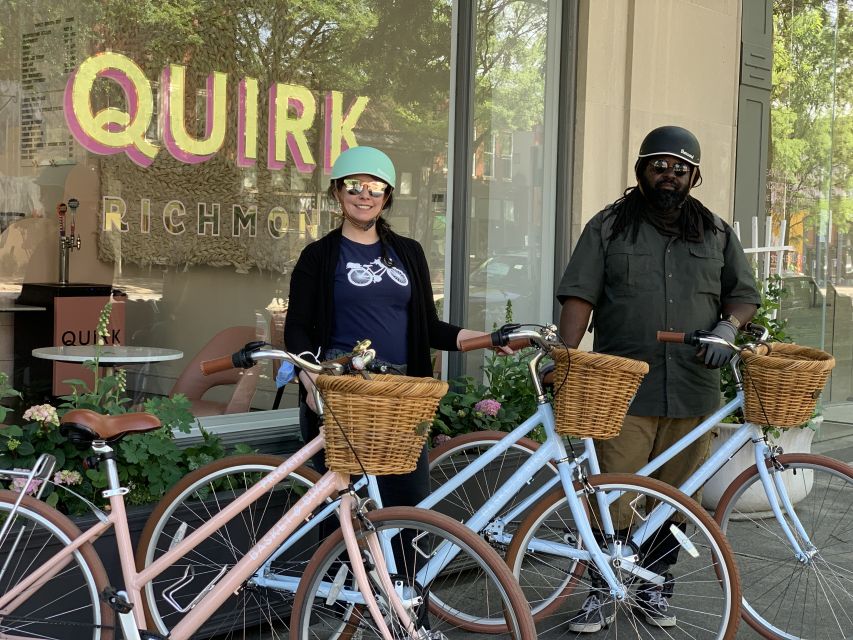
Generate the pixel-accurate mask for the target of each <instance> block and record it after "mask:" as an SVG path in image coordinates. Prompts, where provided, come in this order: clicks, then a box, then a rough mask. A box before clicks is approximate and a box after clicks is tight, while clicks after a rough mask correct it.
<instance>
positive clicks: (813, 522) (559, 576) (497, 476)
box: [428, 327, 853, 640]
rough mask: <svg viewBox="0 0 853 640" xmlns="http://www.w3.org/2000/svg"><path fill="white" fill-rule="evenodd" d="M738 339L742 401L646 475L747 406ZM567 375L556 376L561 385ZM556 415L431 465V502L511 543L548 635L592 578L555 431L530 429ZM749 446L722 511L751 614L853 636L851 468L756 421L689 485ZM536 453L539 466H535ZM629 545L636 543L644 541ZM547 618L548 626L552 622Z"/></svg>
mask: <svg viewBox="0 0 853 640" xmlns="http://www.w3.org/2000/svg"><path fill="white" fill-rule="evenodd" d="M752 330H753V331H758V335H757V336H755V337H756V338H757V339H760V338H761V337H762V335H761V332H762V331H763V328H761V327H758V328H756V327H752ZM518 333H519V332H510V333H509V334H508V335H507V336H506V337H507V338H510V339H511V338H513V337H516V336H517V335H518ZM764 336H765V337H766V334H764ZM672 339H674V340H677V341H682V342H687V343H689V344H693V345H695V346H699V345H701V344H707V343H709V342H717V343H719V341H720V340H719V338H716V337H715V336H710V335H708V334H706V333H704V332H697V333H695V334H691V335H684V334H680V335H679V336H673V338H672ZM729 346H730V347H731V348H732V349H733V357H732V361H731V363H730V367H731V370H732V375H733V376H734V379H735V381H736V384H737V388H738V393H737V397H736V398H735V399H734V400H732V401H731V402H729V403H727V404H726V405H725V406H723V407H722V408H721V409H720V410H719V411H718V412H716V413H715V414H714V415H712V416H710V417H709V418H708V419H707V420H706V421H705V422H703V423H702V424H701V425H699V426H698V427H696V429H695V430H694V431H693V432H691V433H690V434H688V435H687V436H685V437H684V438H683V439H682V440H681V441H679V442H678V443H676V444H675V445H673V447H672V448H671V449H669V450H668V451H666V452H664V453H663V454H662V455H661V456H659V457H657V458H655V459H654V460H652V461H650V462H649V464H648V465H646V466H645V467H643V468H642V469H641V470H640V471H639V472H638V473H639V474H641V475H651V474H653V473H654V472H655V471H656V470H657V469H659V468H660V467H661V465H663V464H664V463H665V462H666V461H668V460H670V459H672V458H673V457H674V456H676V455H678V453H680V452H681V451H683V450H684V448H685V447H686V446H688V445H689V444H690V443H692V442H693V441H695V440H696V439H698V438H699V437H701V436H702V435H703V434H705V433H707V432H709V431H710V430H712V429H713V428H714V427H715V425H716V424H717V423H718V422H719V421H721V420H722V419H723V418H724V417H726V416H727V415H730V414H732V413H735V412H736V411H737V410H738V409H739V408H740V407H742V406H743V402H744V395H743V384H742V378H741V360H740V357H739V355H738V353H739V352H738V349H737V348H736V347H734V345H729ZM754 347H755V345H747V346H746V348H754ZM534 360H535V358H534ZM534 365H535V363H534V362H531V376H532V379H533V381H534V384H535V385H536V389H537V392H541V387H540V386H539V381H538V376H537V375H535V374H536V372H535V371H534ZM560 383H561V381H559V380H557V381H555V386H557V385H559V384H560ZM549 415H550V411H549V410H548V407H547V406H545V405H544V404H542V403H540V405H539V409H538V410H537V413H536V415H535V416H533V417H532V418H531V419H530V420H528V421H527V422H525V423H524V424H523V425H521V426H519V427H518V428H517V429H516V430H515V431H513V432H512V433H510V434H504V433H499V432H481V433H471V434H465V435H463V436H459V437H457V438H454V439H453V440H451V441H450V442H447V443H444V444H443V445H442V446H441V447H439V448H437V449H435V450H434V451H433V452H431V457H430V462H431V469H432V477H433V480H434V482H435V486H436V488H434V491H435V493H434V494H433V496H432V497H431V498H430V500H429V501H428V503H429V505H430V506H432V505H435V507H436V508H438V509H439V510H441V511H444V512H446V513H449V514H452V515H454V516H455V517H457V518H460V517H461V518H463V519H466V520H467V522H468V524H469V526H471V527H472V528H476V530H478V531H480V532H481V533H482V534H483V535H484V536H485V537H486V538H487V540H489V541H491V542H492V543H493V545H495V546H497V547H499V548H500V549H502V550H504V551H505V553H506V558H507V562H508V563H509V564H510V566H511V567H512V569H513V571H514V573H515V574H516V575H517V576H518V578H519V581H520V583H521V585H522V588H523V589H525V591H526V594H527V597H528V600H529V601H530V603H531V606H532V608H533V611H534V617H535V618H536V619H537V623H538V628H539V629H540V632H541V631H542V630H543V629H546V628H548V627H551V626H558V625H560V624H562V623H564V621H565V617H566V615H567V614H568V615H571V612H572V611H574V610H576V608H577V606H578V605H579V604H580V602H581V601H582V600H583V597H582V596H585V595H586V594H587V592H588V588H589V585H588V582H587V581H586V579H585V578H584V577H583V576H584V569H585V567H584V566H583V563H580V562H579V561H578V560H577V559H576V558H575V557H574V553H573V552H574V549H576V548H577V547H578V546H580V543H579V542H578V540H577V535H578V534H577V532H578V529H579V527H578V524H577V523H576V520H575V518H576V516H575V514H574V513H573V512H572V509H571V508H570V507H571V505H570V504H569V502H568V500H567V498H566V495H565V491H564V490H563V487H562V486H561V485H562V482H561V477H560V475H559V474H556V473H555V464H554V463H553V462H549V461H553V460H560V459H561V454H559V453H557V454H555V453H554V451H553V446H554V445H553V444H552V443H551V436H550V435H549V439H548V441H546V443H545V444H543V445H541V446H540V445H538V444H537V443H535V442H533V441H531V440H527V439H524V438H522V437H521V436H523V435H524V434H525V433H528V432H529V431H530V430H531V429H532V428H533V427H535V426H536V425H537V424H539V423H541V424H545V425H547V424H548V423H547V420H548V417H549ZM549 433H550V432H549ZM583 447H584V450H585V451H586V452H587V453H585V454H584V455H586V456H587V457H588V458H589V460H588V462H589V463H590V469H591V470H593V472H594V471H596V470H597V469H596V467H595V465H594V464H592V463H593V462H594V458H593V457H592V456H591V455H589V445H588V443H586V442H584V445H583ZM743 447H751V448H752V450H753V453H754V456H755V460H756V465H755V466H753V467H752V468H751V469H749V470H747V471H746V472H744V473H742V474H741V475H740V476H739V477H737V478H736V479H735V480H734V481H733V482H732V483H731V485H730V486H729V488H728V490H727V491H725V493H724V494H723V496H722V498H721V500H720V503H719V505H718V507H717V509H716V512H715V516H716V520H717V522H718V523H719V524H720V526H721V527H722V528H723V530H724V531H725V532H726V536H727V538H728V540H729V543H730V544H731V546H732V548H733V549H734V552H735V554H736V556H737V559H738V564H739V569H740V574H741V579H742V589H743V596H744V597H743V610H742V611H743V615H744V618H745V619H746V620H747V621H748V622H749V624H750V626H752V627H753V628H754V629H755V630H756V631H757V632H759V633H760V634H761V635H762V636H764V637H766V638H790V639H795V638H817V636H816V635H815V632H814V630H815V628H816V627H817V625H818V624H820V625H823V626H821V627H818V628H823V629H825V628H826V626H827V625H828V626H829V627H830V628H832V629H833V630H834V635H833V636H832V637H834V638H850V637H853V469H851V467H850V466H848V465H846V464H844V463H842V462H839V461H838V460H834V459H831V458H827V457H824V456H818V455H812V454H798V453H793V454H785V453H783V452H782V451H781V449H780V448H779V447H777V446H775V445H774V444H773V443H772V440H769V439H768V438H766V437H765V436H764V433H763V432H762V429H761V428H760V427H758V426H755V425H753V424H749V423H747V424H744V425H743V426H742V427H741V428H740V429H738V430H737V431H736V432H735V433H734V435H733V436H732V437H731V438H730V439H729V440H728V441H727V442H726V443H724V444H723V445H722V446H721V447H720V448H719V449H718V451H717V452H716V453H715V454H714V455H713V456H712V457H711V458H709V459H708V460H707V461H706V463H705V464H704V465H703V466H702V467H701V468H700V469H699V470H698V471H697V472H696V473H695V474H694V475H693V476H692V477H691V478H690V479H689V480H688V481H687V482H686V483H685V484H684V485H682V486H681V487H680V489H681V490H682V491H683V492H684V493H686V494H689V495H692V494H694V493H695V492H696V491H697V490H698V489H699V488H700V487H701V486H702V485H704V484H705V482H707V480H708V479H709V478H711V476H713V475H714V474H715V473H716V472H717V471H718V470H719V469H720V468H721V467H722V466H723V465H724V464H725V462H726V461H727V460H728V459H729V458H730V457H732V456H733V455H734V454H735V453H736V452H737V451H738V450H740V449H741V448H743ZM483 457H488V459H490V460H491V465H490V466H489V467H487V468H485V469H484V468H483V467H482V465H481V464H480V461H481V460H482V458H483ZM583 457H584V456H583V455H581V456H578V458H577V460H582V459H583ZM534 460H535V464H529V463H530V462H531V461H534ZM472 469H473V471H472ZM495 470H497V471H495ZM515 478H528V479H529V480H530V483H531V484H530V486H529V487H528V488H527V490H526V491H524V492H522V493H521V494H519V495H518V496H515V497H514V498H513V499H511V500H509V502H508V504H507V506H506V508H505V509H504V510H502V511H500V512H499V513H498V514H497V515H496V516H492V517H490V518H489V519H488V520H487V521H486V522H485V523H484V522H483V517H482V514H483V513H484V510H483V509H482V506H483V505H484V504H488V503H489V502H491V501H488V502H487V501H486V500H485V497H486V496H490V495H494V496H498V495H499V492H500V490H501V489H502V488H503V487H506V486H512V487H517V486H518V484H517V482H513V479H515ZM439 486H440V487H442V488H441V489H438V488H437V487H439ZM448 491H449V493H448ZM756 495H759V496H760V497H764V499H765V501H766V503H767V507H766V508H763V509H762V510H760V511H759V512H756V511H755V509H754V507H753V506H751V505H752V504H753V503H754V497H755V496H756ZM439 496H440V498H439ZM439 500H440V502H438V501H439ZM469 518H470V519H469ZM629 546H631V547H632V548H636V544H633V545H631V544H630V543H629ZM684 559H685V554H684V553H682V554H680V557H679V559H678V562H677V564H676V565H675V567H674V569H675V570H676V571H675V572H676V576H675V577H676V579H675V596H677V595H678V594H679V593H683V591H684V589H685V587H687V588H689V586H687V585H685V586H682V585H683V583H684V579H683V578H682V577H681V576H680V575H678V574H679V573H680V572H681V571H685V569H684V568H683V567H682V563H683V561H684ZM675 596H674V597H673V598H672V599H671V603H670V609H671V610H672V611H674V612H675V615H676V616H677V617H678V619H679V620H681V619H682V617H683V614H682V610H681V605H680V604H678V603H677V602H676V600H677V598H676V597H675ZM688 601H690V600H688ZM692 602H693V603H694V604H695V606H696V608H697V609H701V608H702V606H704V605H703V604H701V603H704V602H705V600H704V597H703V596H701V595H696V597H695V599H692ZM556 614H559V615H556ZM549 616H550V617H549ZM546 618H548V619H549V620H551V622H549V623H546V622H544V620H545V619H546ZM602 633H604V632H602ZM608 637H609V636H608ZM613 637H616V636H615V635H613ZM648 637H653V636H652V635H650V636H648ZM666 637H669V636H666ZM821 640H822V638H821Z"/></svg>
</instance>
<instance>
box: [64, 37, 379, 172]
mask: <svg viewBox="0 0 853 640" xmlns="http://www.w3.org/2000/svg"><path fill="white" fill-rule="evenodd" d="M99 78H104V79H108V80H111V81H113V82H115V83H116V84H118V85H119V86H120V87H121V89H122V90H123V91H124V94H125V96H126V98H127V110H126V111H125V110H121V109H116V108H115V107H107V108H105V109H101V110H100V111H98V112H97V113H96V112H94V111H93V110H92V100H91V96H92V91H93V89H94V87H95V83H96V81H97V80H98V79H99ZM228 83H229V77H228V74H227V73H222V72H218V71H215V72H213V73H212V74H210V75H209V76H208V77H207V83H206V89H207V90H206V92H205V93H206V105H205V107H206V113H205V126H204V135H202V136H201V137H196V136H193V135H192V134H190V133H189V132H188V131H187V127H186V118H185V110H186V106H185V105H186V95H187V87H186V67H184V66H182V65H178V64H170V65H168V66H167V67H165V68H164V69H163V71H162V74H161V81H160V92H161V96H160V101H161V102H160V104H161V105H162V110H161V113H160V118H161V130H162V131H163V140H162V146H163V147H165V148H166V150H167V151H168V152H169V154H171V155H172V157H174V158H175V159H176V160H179V161H180V162H184V163H187V164H197V163H201V162H204V161H205V160H208V159H210V158H212V157H213V156H214V155H215V154H216V153H217V152H218V151H219V150H220V149H221V148H222V145H223V144H224V142H225V132H226V128H227V125H228V115H227V110H226V101H227V93H228ZM268 91H269V113H268V114H267V135H268V142H269V144H268V152H267V159H266V162H267V167H268V168H269V169H273V170H275V169H281V168H283V167H284V166H285V165H286V163H287V160H288V153H289V154H290V156H291V158H292V160H293V163H294V166H295V167H296V168H297V170H298V171H300V172H302V173H311V172H312V171H313V170H314V168H315V167H316V166H317V162H316V160H315V158H314V155H313V154H312V152H311V147H310V146H309V144H308V137H307V133H308V131H309V130H310V129H311V127H312V126H313V125H314V120H315V117H316V114H317V103H316V99H315V98H314V95H313V94H312V93H311V91H310V90H309V89H307V88H306V87H303V86H300V85H294V84H285V83H275V84H273V85H272V86H270V87H269V88H268ZM237 94H238V103H237V123H236V124H237V159H236V162H237V164H238V165H239V166H241V167H250V166H254V165H255V164H256V162H257V160H258V135H259V129H260V114H259V109H258V103H259V100H258V98H259V95H260V85H259V83H258V80H257V79H256V78H251V77H244V78H241V79H240V80H239V84H238V87H237ZM154 100H155V95H154V91H153V89H152V87H151V83H150V82H149V80H148V78H146V77H145V74H144V73H143V72H142V69H140V67H139V66H138V65H137V64H136V63H135V62H134V61H133V60H131V59H130V58H128V57H127V56H124V55H122V54H120V53H115V52H104V53H99V54H96V55H94V56H92V57H90V58H88V59H86V60H85V61H84V62H83V63H82V64H81V65H80V66H79V67H77V69H76V70H75V71H74V72H73V73H72V74H71V75H70V76H69V78H68V83H67V85H66V88H65V96H64V107H65V108H64V111H65V120H66V122H67V123H68V127H69V129H70V130H71V133H72V134H73V136H74V138H75V139H76V140H77V141H78V142H79V143H80V144H81V145H82V146H83V147H84V148H85V149H87V150H89V151H90V152H92V153H95V154H99V155H111V154H117V153H125V154H127V156H128V157H129V158H130V159H131V160H133V162H135V163H136V164H138V165H139V166H142V167H148V166H150V165H151V163H152V162H153V161H154V158H155V157H156V156H157V154H158V153H159V151H160V149H161V146H159V145H158V144H155V143H154V142H152V141H150V140H148V139H146V137H145V133H146V131H147V130H148V129H149V127H150V125H151V120H152V118H153V116H154V104H155V103H154ZM368 101H369V99H368V98H367V97H366V96H358V97H356V99H355V100H354V101H353V102H352V104H351V105H350V107H349V109H348V110H347V111H346V113H344V108H343V94H342V93H341V92H338V91H329V92H328V93H326V96H325V103H326V104H325V110H324V111H325V118H324V119H325V122H324V141H323V158H322V162H323V168H324V169H325V170H326V172H329V171H330V170H331V166H332V164H333V163H334V161H335V159H336V158H337V157H338V155H340V153H341V151H342V150H344V149H347V148H349V147H351V146H356V145H357V142H356V140H355V135H354V134H353V128H354V127H355V125H356V123H357V122H358V119H359V117H360V116H361V114H362V113H363V112H364V109H365V107H366V106H367V103H368Z"/></svg>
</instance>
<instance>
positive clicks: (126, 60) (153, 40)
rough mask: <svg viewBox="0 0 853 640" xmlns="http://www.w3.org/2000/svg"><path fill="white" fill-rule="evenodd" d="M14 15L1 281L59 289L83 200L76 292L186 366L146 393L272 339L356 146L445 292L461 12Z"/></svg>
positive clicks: (7, 66)
mask: <svg viewBox="0 0 853 640" xmlns="http://www.w3.org/2000/svg"><path fill="white" fill-rule="evenodd" d="M13 6H14V12H13V14H12V16H11V17H12V19H11V21H10V20H8V19H7V20H4V21H3V24H2V25H0V227H2V229H0V230H2V233H3V236H2V246H0V282H2V283H3V287H4V289H5V290H6V291H7V292H9V293H11V294H13V295H14V294H15V293H16V292H17V291H18V290H20V287H21V285H22V283H23V282H25V281H27V282H31V281H34V280H35V281H41V282H53V281H56V280H57V278H58V275H57V274H58V270H57V269H58V268H57V264H58V257H57V254H58V248H57V244H58V220H57V215H56V208H57V206H58V205H59V204H60V203H61V202H67V201H68V200H69V199H70V198H76V199H77V200H79V202H80V207H79V208H78V209H77V210H76V231H77V232H78V234H79V235H80V237H81V248H80V250H79V251H74V252H72V254H71V257H70V279H71V281H72V282H75V281H76V282H80V281H87V282H103V283H106V284H113V285H114V286H115V287H117V288H118V289H120V290H122V291H124V292H125V293H127V295H128V303H127V308H126V312H127V313H126V336H127V337H126V342H127V344H131V345H146V346H161V347H174V348H179V349H181V350H182V351H184V353H185V354H187V357H186V358H185V359H184V361H183V362H175V363H174V364H162V365H157V366H156V369H152V370H150V371H148V372H146V373H147V375H144V376H140V377H139V378H138V379H137V380H136V382H137V383H138V384H144V385H145V386H146V388H145V391H149V392H155V393H166V392H168V391H169V389H170V387H171V384H172V382H173V381H174V379H175V377H176V376H177V374H178V373H179V372H180V371H181V368H182V366H184V365H185V364H186V362H187V361H188V359H189V358H190V357H191V356H192V354H194V353H195V352H197V351H198V350H199V349H200V348H201V346H202V345H203V344H204V343H205V342H206V341H207V340H208V339H209V338H210V337H212V336H213V335H214V334H215V333H216V332H217V331H219V330H220V329H223V328H225V327H228V326H232V325H251V326H255V325H257V326H258V327H259V328H261V329H263V328H264V327H265V326H266V324H267V323H268V321H269V312H268V310H267V308H268V307H269V306H270V303H271V302H273V301H274V300H275V299H279V298H285V297H286V295H287V291H288V286H289V274H290V270H291V269H292V268H293V265H294V262H295V261H296V259H297V257H298V255H299V252H300V251H301V249H302V248H303V247H304V246H305V245H306V244H307V243H309V242H311V241H312V240H314V239H316V238H318V237H320V236H322V235H323V234H325V233H327V232H328V231H329V230H330V229H332V228H333V227H335V226H336V225H337V224H338V223H339V218H338V216H337V212H336V211H337V210H336V207H335V206H333V204H332V203H331V202H330V201H329V200H328V199H327V198H326V196H325V189H326V187H327V185H328V172H329V169H330V167H331V165H332V163H333V162H334V160H335V158H336V157H337V155H338V154H339V153H340V152H341V150H343V149H345V148H347V147H348V146H354V145H372V146H376V147H379V148H381V149H383V150H384V151H386V152H387V153H388V154H389V156H390V157H391V158H392V160H393V161H394V163H395V165H396V168H397V172H398V175H399V176H400V185H399V189H398V192H397V194H396V197H395V206H394V209H393V212H392V213H391V217H390V222H391V225H392V228H393V229H394V230H396V231H397V232H399V233H401V234H404V235H407V236H410V237H413V238H415V239H417V240H418V241H420V242H421V243H422V245H423V246H424V248H425V250H426V252H427V255H428V259H429V262H430V265H431V269H432V277H433V281H434V286H435V289H436V291H437V292H440V291H442V288H443V281H444V273H443V268H444V251H445V226H444V216H445V204H444V203H445V198H444V195H445V193H446V184H447V176H446V170H445V167H446V165H447V163H446V155H447V139H448V104H449V87H450V43H451V24H450V23H451V5H450V2H449V1H444V0H435V1H431V2H416V3H403V4H400V3H394V2H387V1H380V2H368V1H365V0H329V1H328V2H319V3H318V2H312V3H310V4H305V3H284V2H279V3H269V2H251V1H250V2H244V3H236V4H235V3H234V2H230V1H227V0H220V1H218V2H217V1H213V2H205V3H187V4H185V5H181V6H178V5H170V4H166V5H161V4H160V3H149V2H130V3H129V2H124V1H118V0H107V1H102V0H98V1H95V0H91V1H77V2H75V1H73V0H72V1H71V2H68V3H65V4H61V3H60V4H57V3H49V2H41V1H39V2H27V3H14V5H13ZM143 378H144V380H143ZM261 405H262V403H261Z"/></svg>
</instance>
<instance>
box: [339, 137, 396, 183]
mask: <svg viewBox="0 0 853 640" xmlns="http://www.w3.org/2000/svg"><path fill="white" fill-rule="evenodd" d="M359 173H364V174H367V175H369V176H376V177H377V178H379V179H380V180H382V181H383V182H386V183H388V184H389V185H390V186H391V188H392V189H394V188H395V187H396V186H397V185H396V182H397V172H396V171H394V163H393V162H391V158H389V157H388V156H387V155H385V154H384V153H383V152H381V151H380V150H379V149H374V148H373V147H350V148H349V149H347V150H346V151H344V152H343V153H342V154H341V155H339V156H338V159H337V160H335V164H334V165H333V166H332V175H331V179H332V180H338V179H340V178H346V177H347V176H354V175H358V174H359Z"/></svg>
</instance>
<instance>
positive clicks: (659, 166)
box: [651, 160, 691, 177]
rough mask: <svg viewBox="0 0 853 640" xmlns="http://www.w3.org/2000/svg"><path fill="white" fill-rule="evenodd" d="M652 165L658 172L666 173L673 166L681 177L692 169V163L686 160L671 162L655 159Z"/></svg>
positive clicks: (675, 172)
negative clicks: (686, 162) (685, 161)
mask: <svg viewBox="0 0 853 640" xmlns="http://www.w3.org/2000/svg"><path fill="white" fill-rule="evenodd" d="M651 167H652V170H653V171H654V172H655V173H657V174H661V173H666V172H667V171H668V170H669V169H670V167H672V172H673V173H674V174H675V175H677V176H679V177H681V176H683V175H684V174H686V173H689V172H690V169H691V167H690V165H689V164H685V163H684V162H673V163H672V164H670V163H669V162H668V161H667V160H655V161H654V162H652V163H651Z"/></svg>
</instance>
